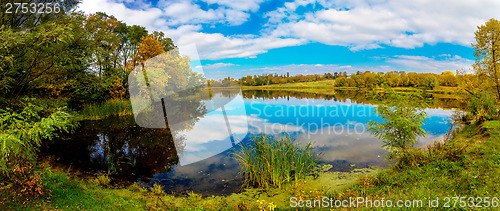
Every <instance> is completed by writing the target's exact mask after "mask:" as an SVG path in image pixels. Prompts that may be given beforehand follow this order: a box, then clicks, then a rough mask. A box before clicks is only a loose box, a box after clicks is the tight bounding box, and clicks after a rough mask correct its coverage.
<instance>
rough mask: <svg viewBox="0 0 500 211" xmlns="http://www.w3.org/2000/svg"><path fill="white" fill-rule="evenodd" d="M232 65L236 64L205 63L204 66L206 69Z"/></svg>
mask: <svg viewBox="0 0 500 211" xmlns="http://www.w3.org/2000/svg"><path fill="white" fill-rule="evenodd" d="M230 66H234V64H231V63H215V64H207V65H203V68H204V69H217V68H221V67H230Z"/></svg>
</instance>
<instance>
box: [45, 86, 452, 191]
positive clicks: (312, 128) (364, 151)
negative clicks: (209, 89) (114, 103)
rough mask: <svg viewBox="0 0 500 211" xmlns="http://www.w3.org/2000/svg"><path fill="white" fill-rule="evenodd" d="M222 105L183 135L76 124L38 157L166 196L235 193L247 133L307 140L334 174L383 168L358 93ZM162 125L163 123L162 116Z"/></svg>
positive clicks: (272, 96)
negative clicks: (156, 188)
mask: <svg viewBox="0 0 500 211" xmlns="http://www.w3.org/2000/svg"><path fill="white" fill-rule="evenodd" d="M215 95H217V96H218V97H222V98H224V97H226V98H230V99H231V101H230V102H229V103H228V104H226V105H225V106H224V110H221V109H218V110H215V111H212V112H208V113H205V114H204V115H201V116H197V117H195V118H193V119H191V120H190V121H186V122H185V124H184V129H182V130H179V131H177V132H175V134H172V132H171V131H170V130H169V129H147V128H141V127H139V126H138V125H137V124H136V123H135V121H134V117H133V116H130V117H115V118H109V119H104V120H98V121H82V122H80V126H79V127H78V128H77V129H76V130H75V131H74V133H73V134H63V135H61V137H60V138H59V139H58V140H53V141H50V142H45V144H44V146H42V149H41V155H42V156H44V157H52V158H54V159H55V160H56V162H58V163H60V164H63V165H66V166H71V168H73V169H78V170H80V171H82V172H88V173H111V175H113V178H118V179H120V180H122V181H139V182H141V183H143V184H144V185H152V184H154V183H160V184H162V185H163V186H164V187H165V190H166V192H168V193H185V192H186V191H194V192H198V193H203V194H215V195H225V194H230V193H234V192H239V191H241V190H240V189H241V188H240V186H241V184H242V180H241V176H240V175H239V170H240V166H239V164H238V163H237V162H236V161H235V160H234V159H233V158H232V154H231V153H233V152H234V150H235V149H238V148H239V146H240V145H239V144H245V143H248V141H249V139H250V138H251V136H252V134H259V133H264V134H272V135H278V134H280V133H282V132H286V133H288V134H290V135H293V136H296V137H297V139H298V140H299V141H302V142H304V141H309V140H310V141H312V143H313V145H314V146H315V150H316V151H317V152H321V160H322V163H324V164H331V165H333V168H332V170H334V171H348V170H350V169H352V168H362V167H369V166H386V165H387V164H386V162H385V161H384V160H383V157H384V156H385V155H386V151H384V150H383V149H382V148H381V146H382V142H381V141H379V140H378V139H377V138H375V137H372V136H370V134H369V132H367V131H366V123H368V122H369V121H370V120H371V121H381V119H380V118H378V117H376V116H375V115H374V114H373V111H374V106H375V105H372V104H370V100H369V98H368V97H367V96H366V95H365V94H364V93H358V92H341V93H338V94H337V95H335V96H334V95H314V94H305V93H289V92H280V91H274V92H273V91H244V92H243V93H239V92H234V91H224V92H220V93H216V94H215ZM457 106H458V105H457V102H456V101H455V100H453V99H445V98H433V103H432V104H431V106H430V107H431V108H427V109H426V111H427V112H428V113H429V117H428V118H427V121H426V124H425V125H424V126H423V128H424V129H425V130H426V132H427V133H428V135H427V136H425V137H420V139H419V143H418V144H419V145H420V146H422V145H426V144H430V143H432V142H433V141H436V140H440V139H442V138H443V136H444V135H445V134H446V132H447V131H448V129H449V127H450V123H449V117H450V115H451V114H452V108H454V107H457ZM167 118H168V117H167Z"/></svg>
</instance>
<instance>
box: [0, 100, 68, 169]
mask: <svg viewBox="0 0 500 211" xmlns="http://www.w3.org/2000/svg"><path fill="white" fill-rule="evenodd" d="M32 101H34V99H29V98H24V99H23V100H22V101H21V103H22V104H23V105H24V108H23V109H22V111H21V112H20V113H17V112H16V111H14V110H13V109H10V108H6V109H0V131H1V132H0V174H4V175H8V174H9V171H11V169H12V167H13V166H17V165H19V164H20V163H24V162H26V161H28V162H29V161H32V160H33V159H34V158H35V155H36V152H37V150H38V147H39V146H40V144H41V142H42V139H52V138H53V137H55V136H57V134H56V132H57V131H59V130H64V131H66V132H68V130H70V129H71V128H73V127H74V125H73V124H72V122H71V120H70V115H69V114H68V113H66V112H65V111H64V108H58V109H57V110H56V111H55V112H53V113H51V114H49V115H48V116H47V117H42V116H41V115H40V114H41V113H43V108H42V107H40V106H36V105H34V104H33V103H32Z"/></svg>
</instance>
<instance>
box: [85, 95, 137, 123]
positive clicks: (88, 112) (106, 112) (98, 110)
mask: <svg viewBox="0 0 500 211" xmlns="http://www.w3.org/2000/svg"><path fill="white" fill-rule="evenodd" d="M80 115H81V116H82V117H83V118H84V119H90V120H98V119H103V118H106V117H111V116H128V115H132V106H131V104H130V100H122V99H111V100H108V101H106V102H103V103H100V104H88V105H85V106H84V107H83V109H82V110H81V111H80Z"/></svg>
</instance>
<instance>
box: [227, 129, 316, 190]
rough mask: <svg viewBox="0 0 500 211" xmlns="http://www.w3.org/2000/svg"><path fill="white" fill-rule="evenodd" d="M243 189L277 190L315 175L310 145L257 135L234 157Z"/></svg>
mask: <svg viewBox="0 0 500 211" xmlns="http://www.w3.org/2000/svg"><path fill="white" fill-rule="evenodd" d="M234 155H235V158H236V159H237V160H238V161H239V163H240V165H241V173H242V174H243V175H244V178H245V181H244V185H245V186H247V187H248V186H257V187H263V188H266V189H267V188H269V187H278V188H282V187H283V185H285V184H288V183H290V182H291V181H294V180H295V181H296V180H300V179H305V177H306V176H307V175H309V174H311V173H313V172H316V166H317V164H318V161H319V159H318V158H317V156H316V154H315V153H314V152H313V147H312V144H311V143H310V142H309V143H298V142H297V141H296V139H295V138H294V137H291V136H289V135H285V134H283V135H281V136H266V135H263V134H261V135H257V136H254V137H253V138H252V140H251V141H250V144H248V145H242V147H241V149H240V150H238V151H237V152H235V153H234Z"/></svg>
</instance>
